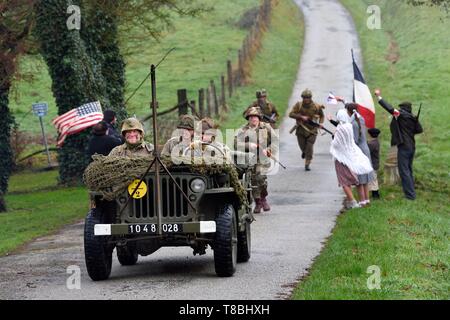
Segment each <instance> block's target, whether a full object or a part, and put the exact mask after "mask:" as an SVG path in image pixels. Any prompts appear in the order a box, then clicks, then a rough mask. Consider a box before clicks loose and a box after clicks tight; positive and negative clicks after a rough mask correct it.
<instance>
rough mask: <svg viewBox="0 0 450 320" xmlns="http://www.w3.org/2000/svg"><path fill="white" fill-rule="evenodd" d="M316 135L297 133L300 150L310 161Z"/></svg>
mask: <svg viewBox="0 0 450 320" xmlns="http://www.w3.org/2000/svg"><path fill="white" fill-rule="evenodd" d="M316 138H317V136H316V135H315V134H310V135H307V136H304V135H301V134H298V135H297V142H298V145H299V147H300V150H302V152H303V153H304V154H305V159H306V161H311V160H312V158H313V152H314V143H315V142H316Z"/></svg>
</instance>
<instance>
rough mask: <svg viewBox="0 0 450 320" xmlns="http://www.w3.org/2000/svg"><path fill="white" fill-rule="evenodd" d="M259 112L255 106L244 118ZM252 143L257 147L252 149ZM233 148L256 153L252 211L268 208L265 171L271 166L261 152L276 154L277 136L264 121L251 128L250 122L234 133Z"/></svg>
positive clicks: (253, 171) (253, 173)
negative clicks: (253, 207)
mask: <svg viewBox="0 0 450 320" xmlns="http://www.w3.org/2000/svg"><path fill="white" fill-rule="evenodd" d="M255 114H259V117H260V119H261V112H260V111H259V109H257V108H251V109H249V111H248V112H247V115H246V118H248V117H249V116H250V115H255ZM251 143H254V144H256V145H257V146H258V147H257V149H256V150H255V149H252V148H251V147H250V144H251ZM234 148H235V149H236V150H237V151H244V152H252V153H255V154H256V156H257V157H256V159H257V162H256V165H255V166H254V168H253V170H252V181H251V182H252V186H253V190H252V194H253V198H254V199H255V202H256V207H255V210H254V213H260V212H261V208H264V211H268V210H270V207H269V205H268V203H267V199H266V197H267V196H268V192H267V175H266V174H267V172H268V170H269V168H270V166H271V163H270V159H269V158H268V157H267V156H265V155H264V154H263V153H262V149H267V150H269V151H270V152H271V154H272V155H273V156H276V155H277V154H278V136H277V135H276V133H275V131H274V130H273V129H272V127H271V126H270V125H269V124H268V123H265V122H262V121H260V123H259V126H257V127H256V128H253V127H251V126H250V124H246V125H244V126H243V127H242V128H240V129H239V130H238V131H237V133H236V134H235V139H234Z"/></svg>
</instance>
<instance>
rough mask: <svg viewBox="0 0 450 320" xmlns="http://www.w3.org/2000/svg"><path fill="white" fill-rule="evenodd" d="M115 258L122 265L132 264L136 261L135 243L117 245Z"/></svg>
mask: <svg viewBox="0 0 450 320" xmlns="http://www.w3.org/2000/svg"><path fill="white" fill-rule="evenodd" d="M116 250H117V259H118V260H119V262H120V264H121V265H123V266H133V265H135V264H136V262H137V261H138V257H139V255H138V252H137V249H136V243H133V242H130V243H127V244H126V245H125V246H120V247H119V246H117V247H116Z"/></svg>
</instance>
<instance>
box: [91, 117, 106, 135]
mask: <svg viewBox="0 0 450 320" xmlns="http://www.w3.org/2000/svg"><path fill="white" fill-rule="evenodd" d="M106 131H108V126H107V125H106V122H105V121H100V122H99V123H97V124H96V125H94V126H93V127H92V134H93V135H96V136H104V135H105V134H106Z"/></svg>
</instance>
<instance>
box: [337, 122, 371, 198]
mask: <svg viewBox="0 0 450 320" xmlns="http://www.w3.org/2000/svg"><path fill="white" fill-rule="evenodd" d="M338 118H339V117H338ZM338 120H341V119H338ZM330 153H331V155H332V156H333V158H334V160H336V161H339V162H340V163H342V164H344V165H345V166H347V167H348V168H349V169H350V170H351V171H352V172H353V173H355V174H357V175H361V174H369V173H370V172H372V171H373V168H372V164H371V162H370V159H369V158H368V157H367V156H366V155H365V154H364V153H363V152H362V151H361V149H360V148H359V147H358V146H357V145H356V143H355V141H354V139H353V126H352V125H351V124H350V123H348V122H345V121H342V122H341V123H340V124H339V125H338V126H337V130H336V132H335V134H334V139H333V141H332V142H331V146H330ZM357 188H358V194H359V196H360V199H364V189H363V188H362V187H361V186H360V185H358V186H357ZM344 191H346V190H345V188H344ZM346 194H347V192H346ZM349 196H350V195H349V194H347V197H349ZM349 200H350V199H349Z"/></svg>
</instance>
